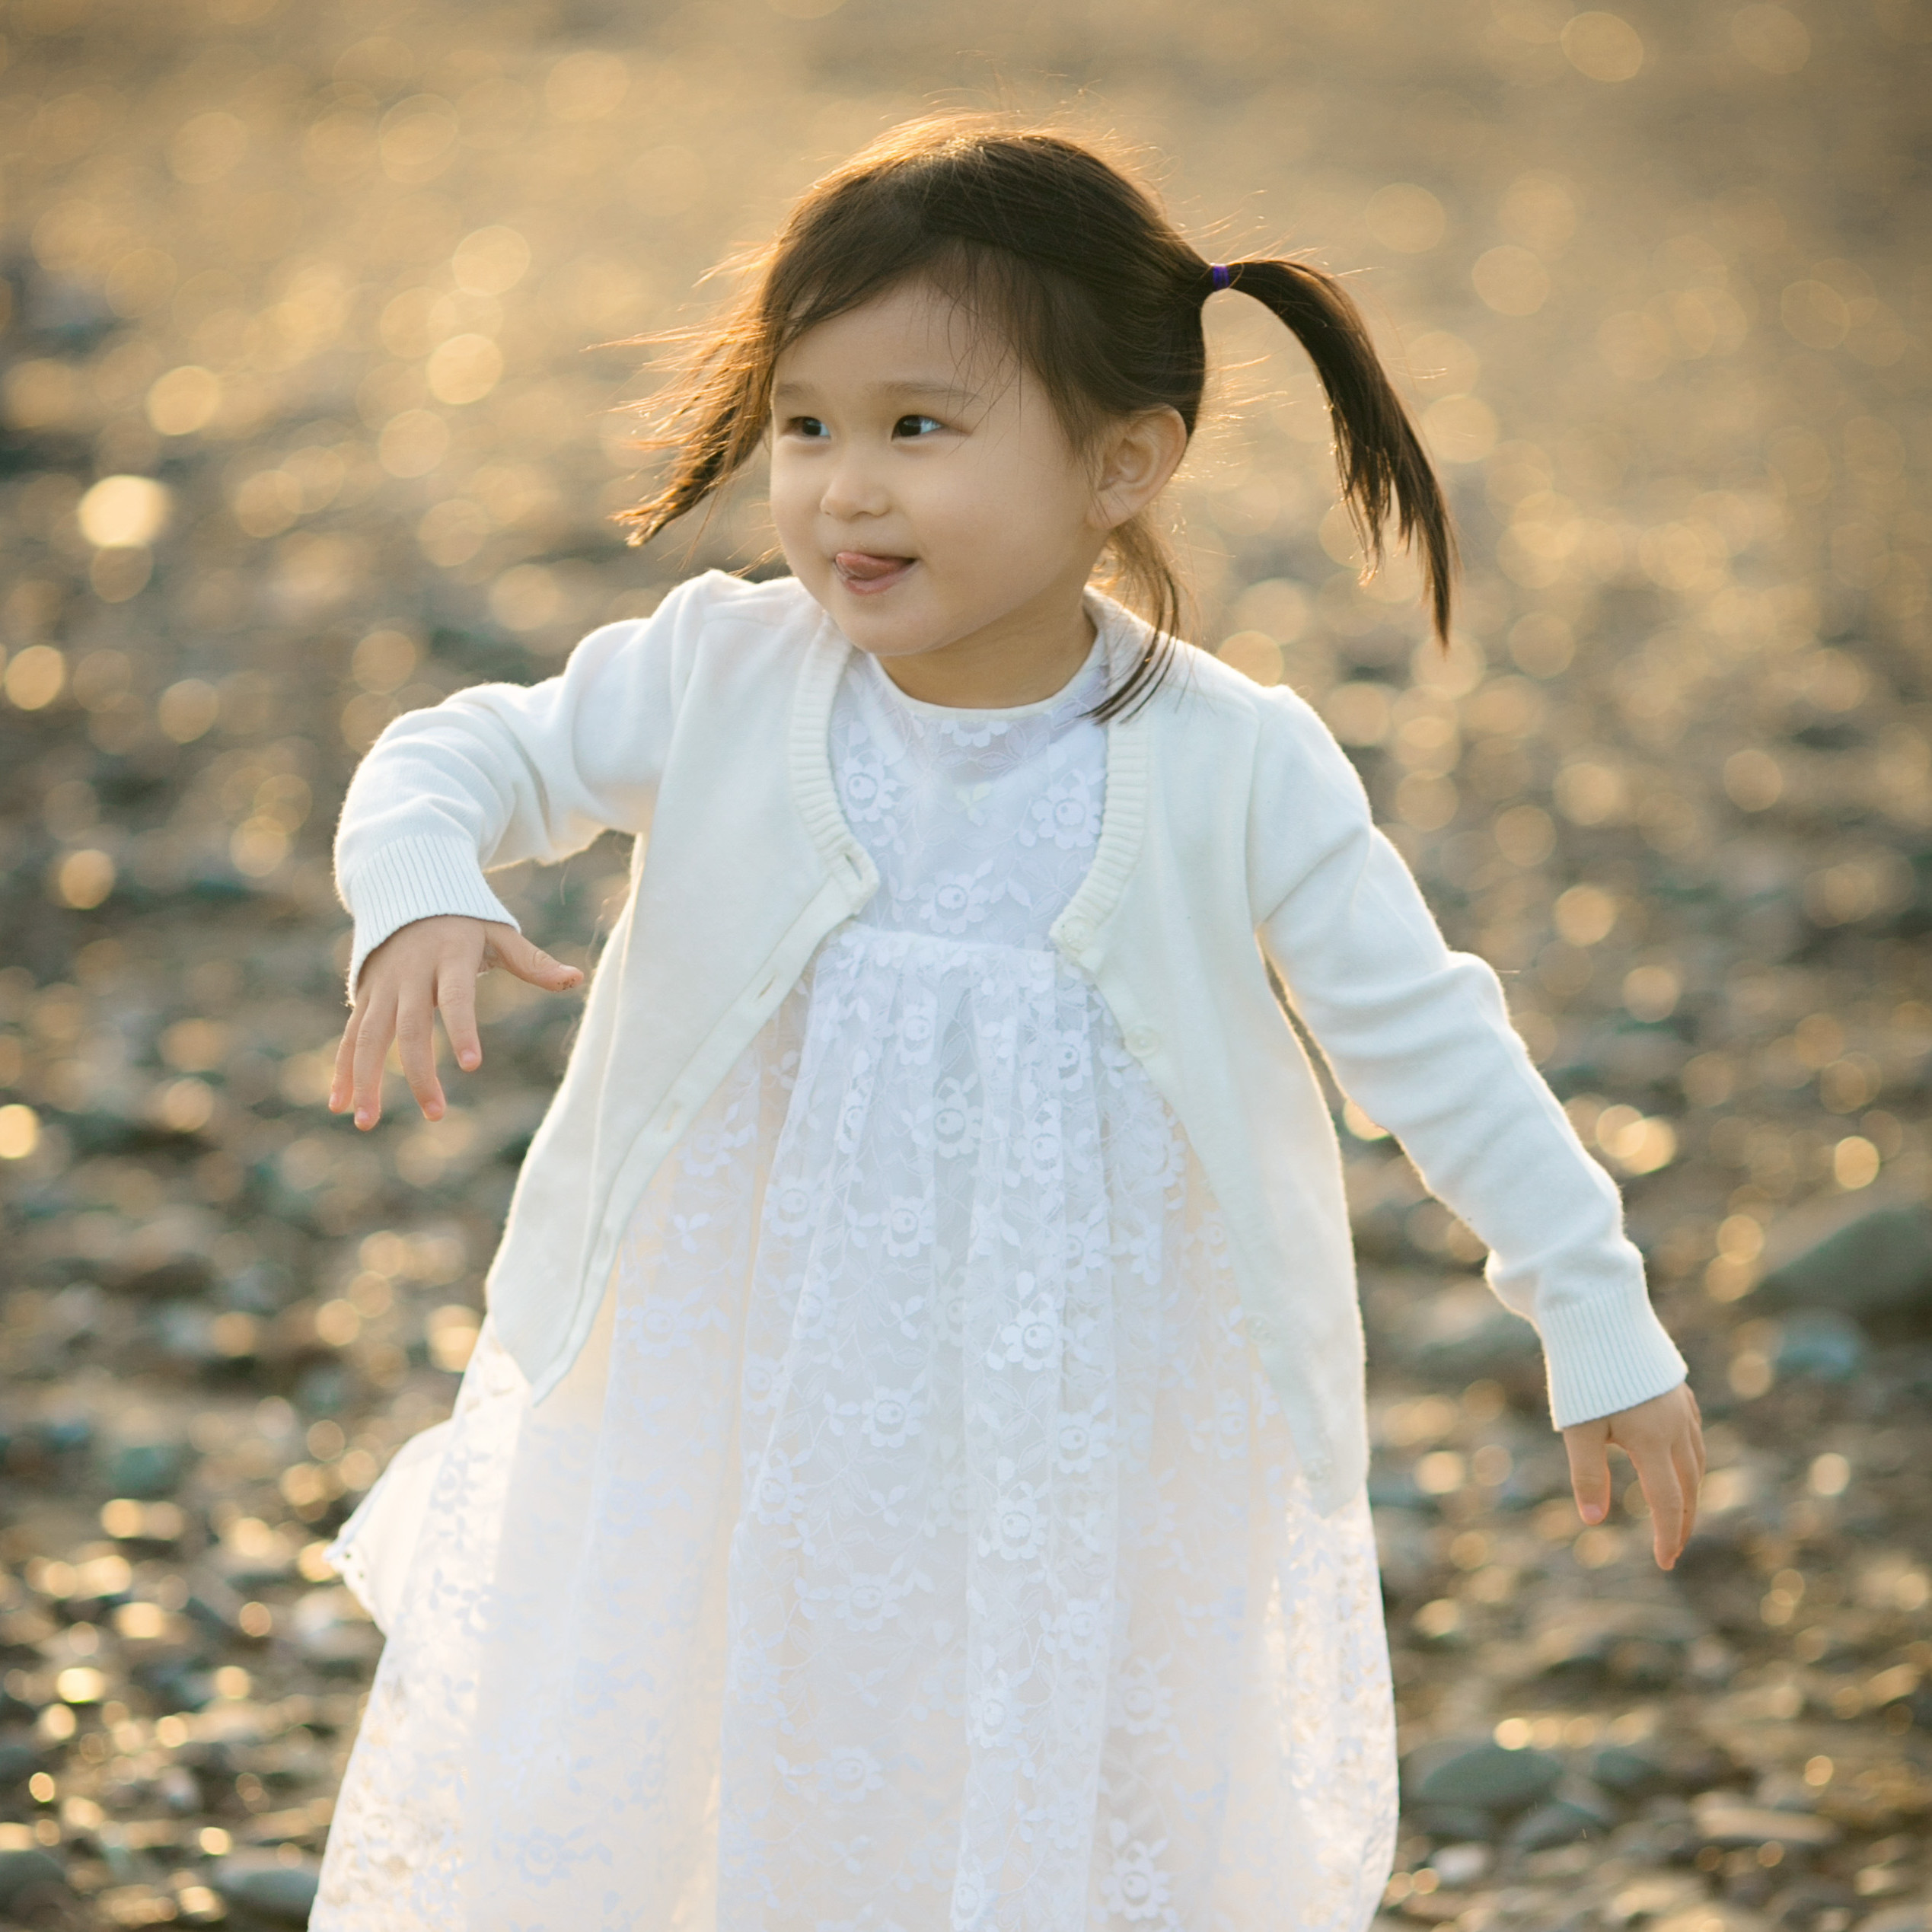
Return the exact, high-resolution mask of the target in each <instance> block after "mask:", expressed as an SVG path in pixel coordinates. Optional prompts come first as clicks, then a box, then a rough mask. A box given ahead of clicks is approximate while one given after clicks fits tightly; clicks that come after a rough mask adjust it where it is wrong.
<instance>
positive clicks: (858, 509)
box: [818, 445, 892, 523]
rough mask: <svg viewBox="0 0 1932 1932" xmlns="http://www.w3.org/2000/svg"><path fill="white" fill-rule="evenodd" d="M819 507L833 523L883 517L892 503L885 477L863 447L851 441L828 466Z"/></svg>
mask: <svg viewBox="0 0 1932 1932" xmlns="http://www.w3.org/2000/svg"><path fill="white" fill-rule="evenodd" d="M818 507H819V509H820V510H821V512H823V514H824V515H826V516H827V517H829V518H831V520H832V521H834V523H849V522H851V521H855V520H856V519H857V518H860V517H882V516H884V515H885V514H886V512H888V511H889V510H890V509H891V507H892V499H891V496H890V494H889V493H888V491H887V489H886V487H885V479H884V477H882V476H881V475H880V473H879V472H878V467H877V466H876V465H875V464H874V463H873V462H872V459H871V457H870V456H869V454H868V453H867V452H866V451H865V450H863V449H861V448H853V447H852V446H851V445H847V446H846V448H843V449H842V450H840V451H839V453H838V454H837V457H834V460H833V461H832V462H831V464H830V465H829V466H828V467H827V470H826V473H825V479H824V488H823V489H822V490H821V492H820V494H819V498H818Z"/></svg>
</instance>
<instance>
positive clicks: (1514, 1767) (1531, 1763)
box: [1406, 1740, 1564, 1812]
mask: <svg viewBox="0 0 1932 1932" xmlns="http://www.w3.org/2000/svg"><path fill="white" fill-rule="evenodd" d="M1563 1771H1564V1765H1563V1760H1562V1759H1561V1758H1558V1757H1557V1756H1555V1755H1553V1754H1552V1753H1551V1752H1548V1751H1537V1750H1533V1749H1523V1750H1520V1751H1510V1750H1507V1749H1505V1748H1504V1747H1503V1745H1500V1744H1495V1743H1491V1742H1488V1741H1487V1740H1485V1741H1484V1742H1481V1743H1479V1744H1478V1743H1468V1742H1465V1743H1462V1744H1450V1745H1445V1746H1443V1747H1441V1748H1439V1750H1437V1751H1436V1752H1421V1753H1418V1754H1417V1758H1415V1759H1414V1760H1412V1761H1411V1766H1410V1767H1409V1768H1408V1774H1407V1778H1406V1783H1407V1787H1408V1790H1410V1792H1411V1793H1412V1795H1413V1796H1414V1799H1415V1800H1416V1801H1417V1803H1420V1804H1423V1805H1452V1806H1470V1807H1471V1808H1473V1809H1478V1810H1482V1811H1498V1812H1516V1811H1521V1810H1523V1809H1525V1808H1526V1807H1527V1806H1530V1805H1533V1804H1535V1803H1536V1802H1537V1801H1538V1800H1539V1799H1541V1798H1545V1797H1548V1795H1549V1793H1551V1792H1552V1791H1554V1790H1555V1789H1556V1787H1557V1784H1559V1783H1560V1782H1561V1780H1562V1777H1563Z"/></svg>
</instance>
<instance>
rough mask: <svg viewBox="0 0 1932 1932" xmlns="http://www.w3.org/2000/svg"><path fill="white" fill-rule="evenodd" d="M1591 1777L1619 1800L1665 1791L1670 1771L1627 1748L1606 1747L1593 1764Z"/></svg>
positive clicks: (1642, 1753) (1639, 1752)
mask: <svg viewBox="0 0 1932 1932" xmlns="http://www.w3.org/2000/svg"><path fill="white" fill-rule="evenodd" d="M1590 1775H1591V1777H1593V1778H1594V1779H1596V1781H1597V1783H1598V1784H1600V1785H1601V1786H1602V1787H1603V1789H1604V1790H1606V1791H1608V1792H1610V1793H1612V1794H1613V1795H1614V1796H1615V1797H1619V1798H1640V1797H1644V1796H1646V1795H1647V1793H1650V1792H1652V1791H1661V1790H1665V1789H1666V1787H1668V1786H1669V1784H1670V1781H1671V1780H1670V1772H1669V1769H1668V1768H1667V1767H1666V1766H1665V1765H1660V1764H1659V1763H1658V1761H1656V1758H1653V1757H1650V1756H1648V1755H1647V1754H1646V1753H1644V1752H1641V1751H1633V1750H1631V1749H1630V1747H1629V1746H1628V1745H1623V1744H1612V1745H1605V1748H1604V1749H1602V1750H1601V1751H1599V1752H1598V1753H1597V1754H1596V1757H1595V1758H1592V1760H1591V1761H1590Z"/></svg>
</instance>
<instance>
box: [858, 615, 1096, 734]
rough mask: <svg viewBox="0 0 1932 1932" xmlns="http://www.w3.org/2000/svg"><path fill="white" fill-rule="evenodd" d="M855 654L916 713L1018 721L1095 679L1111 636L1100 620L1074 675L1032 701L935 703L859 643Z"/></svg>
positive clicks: (892, 697)
mask: <svg viewBox="0 0 1932 1932" xmlns="http://www.w3.org/2000/svg"><path fill="white" fill-rule="evenodd" d="M853 655H854V656H855V657H858V658H863V659H864V660H865V669H864V671H863V673H862V674H863V675H865V676H866V677H869V678H871V679H872V682H873V684H875V687H877V688H878V690H881V691H882V693H883V694H884V695H885V698H886V700H887V701H888V703H892V704H896V705H902V706H904V707H905V709H907V710H908V711H910V713H913V716H916V717H920V718H924V719H929V720H930V721H931V722H933V723H935V724H940V725H944V724H948V723H956V724H964V723H965V722H967V721H968V720H969V719H992V720H994V721H996V722H998V723H1000V724H1007V723H1015V722H1018V721H1019V720H1020V719H1023V718H1036V717H1039V716H1043V715H1044V713H1047V712H1049V711H1054V710H1057V709H1059V708H1060V706H1062V705H1063V704H1065V703H1066V702H1067V701H1068V700H1069V699H1070V698H1072V697H1075V696H1076V695H1077V694H1079V693H1080V692H1081V690H1082V687H1084V686H1085V685H1086V684H1089V682H1091V681H1092V678H1093V675H1094V673H1095V669H1096V668H1098V667H1099V666H1101V665H1103V664H1104V663H1105V659H1106V655H1107V639H1106V635H1105V631H1104V630H1102V628H1101V626H1099V625H1098V623H1096V624H1095V626H1094V639H1093V642H1092V645H1091V646H1089V648H1088V651H1087V655H1086V657H1085V658H1082V661H1081V662H1080V665H1079V668H1078V669H1077V670H1076V671H1075V672H1074V673H1073V676H1072V677H1070V678H1068V679H1067V681H1066V683H1065V684H1063V685H1061V686H1060V689H1059V690H1057V691H1054V692H1053V693H1050V695H1049V696H1047V697H1043V698H1035V700H1033V702H1032V703H1031V704H998V705H993V704H974V705H961V704H935V703H933V702H932V700H930V699H929V698H917V697H913V695H912V694H911V693H910V692H909V691H905V690H901V688H900V687H899V686H898V684H897V683H895V682H894V680H893V677H892V675H891V673H890V672H889V671H887V669H886V668H885V665H882V663H880V662H879V661H878V658H875V657H874V656H873V655H872V653H871V652H869V651H861V650H859V649H858V648H857V647H856V646H854V647H853Z"/></svg>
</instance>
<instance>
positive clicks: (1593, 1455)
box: [1563, 1382, 1704, 1570]
mask: <svg viewBox="0 0 1932 1932" xmlns="http://www.w3.org/2000/svg"><path fill="white" fill-rule="evenodd" d="M1613 1443H1614V1444H1615V1446H1616V1447H1617V1448H1618V1449H1621V1450H1622V1451H1623V1452H1624V1455H1627V1456H1628V1457H1629V1458H1630V1459H1631V1462H1632V1464H1633V1465H1634V1466H1635V1468H1636V1470H1637V1481H1639V1482H1640V1484H1643V1500H1644V1501H1645V1502H1646V1503H1648V1504H1649V1505H1650V1531H1651V1537H1652V1541H1653V1547H1654V1548H1655V1549H1656V1557H1657V1567H1658V1568H1659V1570H1668V1569H1669V1568H1670V1567H1672V1565H1673V1564H1675V1562H1676V1561H1677V1559H1678V1558H1679V1557H1680V1556H1681V1555H1682V1554H1683V1553H1684V1545H1685V1544H1686V1543H1688V1541H1690V1540H1691V1525H1692V1524H1693V1523H1694V1522H1696V1520H1697V1514H1698V1490H1699V1488H1700V1487H1701V1486H1702V1484H1703V1482H1704V1419H1703V1417H1701V1415H1700V1414H1698V1398H1696V1397H1695V1396H1694V1395H1692V1394H1691V1385H1690V1384H1689V1383H1688V1382H1679V1384H1678V1385H1677V1386H1676V1387H1675V1388H1667V1389H1666V1390H1665V1391H1664V1392H1663V1394H1662V1395H1654V1396H1653V1397H1652V1398H1650V1401H1647V1402H1639V1403H1638V1404H1637V1406H1636V1407H1635V1408H1629V1409H1619V1410H1618V1411H1616V1413H1615V1414H1614V1415H1605V1416H1599V1417H1597V1418H1596V1420H1595V1421H1594V1422H1574V1423H1571V1424H1570V1427H1568V1428H1567V1429H1566V1430H1564V1432H1563V1446H1564V1448H1565V1449H1567V1450H1568V1451H1569V1452H1570V1484H1571V1487H1573V1488H1574V1490H1576V1492H1577V1510H1578V1513H1580V1515H1581V1516H1582V1517H1583V1520H1584V1522H1602V1520H1603V1519H1604V1518H1605V1516H1608V1514H1609V1513H1610V1455H1609V1451H1610V1449H1611V1446H1612V1444H1613Z"/></svg>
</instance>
